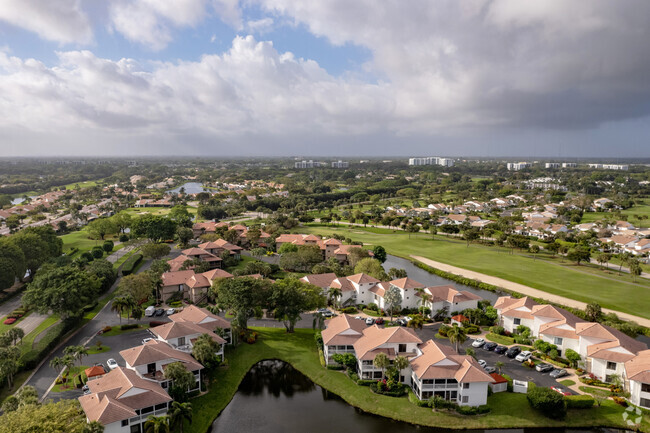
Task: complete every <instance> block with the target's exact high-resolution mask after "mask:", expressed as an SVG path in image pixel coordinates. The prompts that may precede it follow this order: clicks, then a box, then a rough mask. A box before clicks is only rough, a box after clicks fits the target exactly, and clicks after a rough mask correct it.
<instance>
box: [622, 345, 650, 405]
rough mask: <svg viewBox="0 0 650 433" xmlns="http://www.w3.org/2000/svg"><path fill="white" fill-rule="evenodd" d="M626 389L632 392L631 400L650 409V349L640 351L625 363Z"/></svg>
mask: <svg viewBox="0 0 650 433" xmlns="http://www.w3.org/2000/svg"><path fill="white" fill-rule="evenodd" d="M624 371H625V375H624V380H625V389H627V390H629V392H630V402H632V404H635V405H637V406H641V407H643V408H645V409H650V350H643V351H641V352H639V353H638V354H637V355H636V356H635V357H634V358H632V359H630V360H629V361H627V362H626V363H625V370H624Z"/></svg>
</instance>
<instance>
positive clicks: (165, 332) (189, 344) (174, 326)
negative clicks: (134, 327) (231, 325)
mask: <svg viewBox="0 0 650 433" xmlns="http://www.w3.org/2000/svg"><path fill="white" fill-rule="evenodd" d="M150 331H151V333H152V334H153V335H154V337H155V338H156V339H158V340H160V341H163V342H165V343H167V344H169V345H170V346H171V347H172V348H174V349H176V350H180V351H181V352H185V353H192V348H193V347H194V342H195V341H196V339H197V338H198V337H199V336H201V335H203V334H208V335H209V336H210V338H212V340H213V341H214V342H216V343H217V344H218V345H219V349H218V350H217V351H216V352H215V354H216V355H217V356H219V357H220V358H221V360H223V359H224V346H225V344H226V340H225V339H223V338H222V337H220V336H219V335H217V334H216V333H215V332H213V331H210V330H208V329H206V328H205V327H204V326H201V325H198V324H196V323H193V322H186V321H178V322H171V323H166V324H164V325H160V326H156V327H153V328H151V329H150Z"/></svg>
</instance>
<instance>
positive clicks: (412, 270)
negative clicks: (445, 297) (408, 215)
mask: <svg viewBox="0 0 650 433" xmlns="http://www.w3.org/2000/svg"><path fill="white" fill-rule="evenodd" d="M383 266H384V269H385V270H386V272H388V270H389V269H390V268H398V269H404V270H406V274H407V275H408V276H409V278H413V279H414V280H415V281H418V282H420V283H422V284H424V285H425V286H427V287H431V286H454V287H456V288H457V289H459V290H467V291H468V292H471V293H474V294H476V295H479V296H480V297H481V298H483V299H486V300H488V301H490V302H491V303H492V304H494V302H495V301H496V300H497V298H498V297H499V296H501V295H502V294H499V293H495V292H490V291H489V290H481V289H477V288H474V287H469V286H465V285H463V284H459V283H457V282H455V281H452V280H448V279H447V278H443V277H439V276H438V275H436V274H432V273H429V272H428V271H425V270H424V269H420V268H418V267H417V266H415V265H414V264H413V263H411V262H410V261H408V260H406V259H402V258H400V257H395V256H391V255H390V254H389V255H387V256H386V261H385V262H384V264H383Z"/></svg>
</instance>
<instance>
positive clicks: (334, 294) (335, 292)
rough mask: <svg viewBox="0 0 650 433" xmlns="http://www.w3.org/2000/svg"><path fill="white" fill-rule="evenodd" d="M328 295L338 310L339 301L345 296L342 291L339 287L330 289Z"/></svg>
mask: <svg viewBox="0 0 650 433" xmlns="http://www.w3.org/2000/svg"><path fill="white" fill-rule="evenodd" d="M327 294H328V295H329V301H330V302H331V303H332V305H334V307H335V308H337V309H338V304H339V299H341V296H343V292H342V291H341V289H340V288H338V287H330V288H329V289H328V290H327Z"/></svg>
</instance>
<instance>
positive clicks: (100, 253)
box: [91, 246, 104, 259]
mask: <svg viewBox="0 0 650 433" xmlns="http://www.w3.org/2000/svg"><path fill="white" fill-rule="evenodd" d="M91 253H92V255H93V257H94V258H96V259H101V258H102V257H104V249H103V248H102V247H100V246H94V247H93V249H92V250H91Z"/></svg>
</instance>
